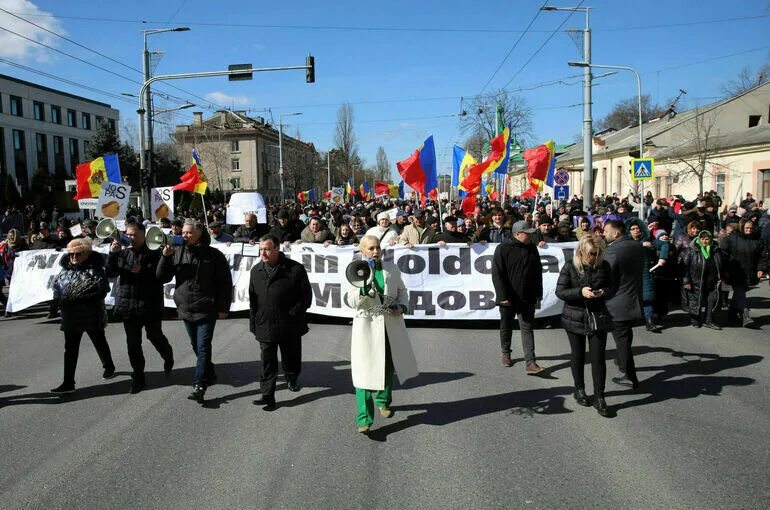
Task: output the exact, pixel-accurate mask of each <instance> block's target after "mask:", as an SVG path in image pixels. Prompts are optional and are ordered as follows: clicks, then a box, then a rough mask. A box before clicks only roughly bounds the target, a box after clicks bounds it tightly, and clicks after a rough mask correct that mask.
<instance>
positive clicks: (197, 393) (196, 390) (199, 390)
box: [187, 384, 206, 404]
mask: <svg viewBox="0 0 770 510" xmlns="http://www.w3.org/2000/svg"><path fill="white" fill-rule="evenodd" d="M205 395H206V388H204V387H203V386H201V385H200V384H196V385H195V386H193V390H192V393H190V394H189V395H188V396H187V398H188V399H190V400H195V401H196V402H198V403H199V404H200V403H203V397H204V396H205Z"/></svg>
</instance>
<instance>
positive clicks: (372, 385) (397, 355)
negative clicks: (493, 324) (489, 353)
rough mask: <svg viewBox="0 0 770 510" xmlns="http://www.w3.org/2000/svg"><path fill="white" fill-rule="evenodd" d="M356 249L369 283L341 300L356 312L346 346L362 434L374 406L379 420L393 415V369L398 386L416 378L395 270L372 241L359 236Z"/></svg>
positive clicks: (404, 294) (403, 296) (402, 288)
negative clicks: (371, 274)
mask: <svg viewBox="0 0 770 510" xmlns="http://www.w3.org/2000/svg"><path fill="white" fill-rule="evenodd" d="M360 250H361V254H362V255H363V258H364V260H366V261H369V263H370V265H372V266H373V267H374V280H373V281H372V284H371V286H367V287H366V288H363V289H360V288H356V287H353V286H352V285H350V286H349V287H348V289H347V292H346V298H347V303H348V304H349V305H350V307H351V308H353V310H355V312H356V313H355V316H354V318H353V335H352V340H351V345H350V365H351V371H352V374H353V386H355V388H356V407H357V410H358V413H357V415H356V425H357V426H358V432H361V433H363V434H366V433H368V432H369V428H370V427H371V425H372V423H373V422H374V406H375V405H377V407H378V408H379V410H380V414H381V415H382V416H383V417H384V418H390V417H391V416H393V411H392V410H391V409H390V404H391V401H392V391H393V384H392V383H393V372H394V369H395V372H396V373H397V374H398V379H399V382H400V383H401V384H403V383H404V381H406V380H407V379H410V378H412V377H415V376H416V375H417V361H416V360H415V357H414V352H413V351H412V346H411V345H410V343H409V336H408V335H407V332H406V324H405V323H404V313H405V312H406V311H407V304H408V302H409V301H408V298H407V291H406V286H404V281H403V280H402V279H401V271H399V269H398V267H397V266H396V265H395V264H392V263H390V262H383V261H382V260H381V258H380V256H381V254H382V251H381V249H380V240H379V239H378V238H377V237H374V236H364V237H363V238H362V239H361V244H360Z"/></svg>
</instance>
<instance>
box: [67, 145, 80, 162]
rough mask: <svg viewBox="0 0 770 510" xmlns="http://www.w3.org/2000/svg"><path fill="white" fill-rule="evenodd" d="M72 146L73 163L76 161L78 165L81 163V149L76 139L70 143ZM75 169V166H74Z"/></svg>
mask: <svg viewBox="0 0 770 510" xmlns="http://www.w3.org/2000/svg"><path fill="white" fill-rule="evenodd" d="M69 144H70V147H69V148H70V157H71V158H72V160H73V161H76V162H77V163H80V150H79V149H80V147H79V146H78V141H77V139H76V138H70V141H69ZM73 168H74V166H73Z"/></svg>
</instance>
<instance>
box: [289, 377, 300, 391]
mask: <svg viewBox="0 0 770 510" xmlns="http://www.w3.org/2000/svg"><path fill="white" fill-rule="evenodd" d="M286 386H287V387H288V388H289V391H291V392H294V393H296V392H298V391H299V390H300V389H301V387H300V385H299V383H298V382H297V380H296V379H294V380H291V381H288V382H287V383H286Z"/></svg>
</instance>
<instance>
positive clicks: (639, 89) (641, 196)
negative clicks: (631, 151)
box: [631, 69, 645, 220]
mask: <svg viewBox="0 0 770 510" xmlns="http://www.w3.org/2000/svg"><path fill="white" fill-rule="evenodd" d="M631 71H632V72H633V73H634V74H635V75H636V92H637V102H638V107H639V157H640V158H643V157H644V132H643V127H642V78H641V77H640V76H639V73H638V72H636V69H631ZM637 182H640V185H641V188H640V189H641V191H640V193H639V218H640V219H642V220H643V219H644V213H645V210H644V209H645V204H644V181H637Z"/></svg>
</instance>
